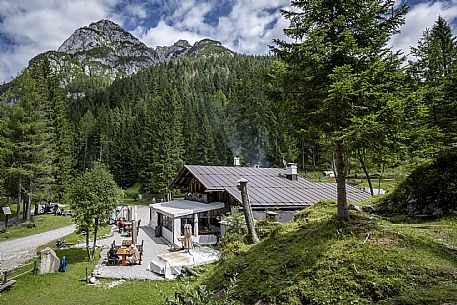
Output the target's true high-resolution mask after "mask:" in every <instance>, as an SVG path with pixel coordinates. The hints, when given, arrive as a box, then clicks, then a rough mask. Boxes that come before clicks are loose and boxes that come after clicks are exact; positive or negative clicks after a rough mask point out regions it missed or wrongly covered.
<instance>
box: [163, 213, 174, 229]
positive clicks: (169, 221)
mask: <svg viewBox="0 0 457 305" xmlns="http://www.w3.org/2000/svg"><path fill="white" fill-rule="evenodd" d="M162 226H163V227H164V228H166V229H167V230H168V231H170V232H173V218H171V217H168V216H167V215H163V224H162Z"/></svg>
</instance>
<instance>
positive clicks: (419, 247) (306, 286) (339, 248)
mask: <svg viewBox="0 0 457 305" xmlns="http://www.w3.org/2000/svg"><path fill="white" fill-rule="evenodd" d="M335 213H336V206H335V204H334V203H328V202H327V203H320V204H317V205H316V206H314V207H312V208H310V209H307V210H305V211H303V212H301V213H300V214H299V215H298V217H297V220H296V222H294V223H290V224H284V225H280V226H277V227H276V228H275V229H274V230H273V231H272V233H271V234H270V236H268V237H267V238H265V239H263V240H262V241H261V242H260V243H258V244H257V245H253V246H244V245H241V247H239V246H238V247H237V246H235V247H232V248H237V249H238V251H236V252H237V254H234V255H229V256H228V258H227V259H226V260H225V261H223V262H222V263H220V264H218V265H216V266H215V267H214V268H211V269H210V270H209V271H208V272H207V273H206V274H205V275H204V279H203V282H204V283H205V284H206V285H207V286H208V288H209V289H210V290H212V291H219V290H221V289H224V287H227V286H229V285H230V281H231V280H232V281H233V278H236V286H235V288H234V289H235V293H234V295H236V296H237V299H239V300H240V301H241V302H242V303H243V304H256V302H259V301H261V303H258V304H373V303H377V304H442V303H446V302H451V301H454V302H455V301H457V219H456V217H449V218H446V219H441V220H439V221H429V222H422V223H407V224H405V223H403V224H401V223H393V222H391V221H388V220H385V219H383V220H381V219H379V218H375V217H370V216H367V215H364V214H363V213H354V214H352V221H351V223H350V224H340V223H339V222H338V221H337V220H336V218H335ZM232 246H233V245H232ZM232 286H233V284H232Z"/></svg>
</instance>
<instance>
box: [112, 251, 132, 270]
mask: <svg viewBox="0 0 457 305" xmlns="http://www.w3.org/2000/svg"><path fill="white" fill-rule="evenodd" d="M116 254H117V255H119V256H120V257H121V266H127V256H130V255H132V253H130V250H129V248H126V247H120V248H119V249H117V251H116Z"/></svg>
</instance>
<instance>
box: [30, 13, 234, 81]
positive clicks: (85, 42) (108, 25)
mask: <svg viewBox="0 0 457 305" xmlns="http://www.w3.org/2000/svg"><path fill="white" fill-rule="evenodd" d="M219 54H233V52H232V51H230V50H229V49H227V48H225V47H223V46H222V45H221V43H220V42H218V41H214V40H210V39H203V40H201V41H198V42H196V43H195V44H194V45H191V44H190V43H189V42H188V41H186V40H178V41H177V42H175V43H174V44H173V45H172V46H163V47H161V46H159V47H157V48H155V49H154V48H150V47H148V46H146V45H145V44H144V43H143V42H141V41H140V40H139V39H138V38H136V37H134V36H133V35H132V34H130V33H129V32H127V31H125V30H124V29H122V28H121V27H120V26H119V25H118V24H116V23H114V22H112V21H110V20H106V19H103V20H100V21H98V22H94V23H91V24H90V25H89V26H85V27H82V28H79V29H77V30H76V31H75V32H74V33H73V34H72V35H71V36H70V37H68V38H67V39H66V40H65V41H64V43H63V44H62V45H61V46H60V47H59V48H58V50H57V51H48V52H45V53H42V54H39V55H37V56H36V57H35V58H33V59H32V60H31V62H33V61H37V60H40V59H42V58H43V56H46V57H48V59H49V62H50V64H51V69H52V71H53V72H56V73H58V74H59V75H61V78H62V81H61V84H62V86H63V87H65V86H67V85H68V84H69V83H71V82H72V81H73V80H74V79H76V78H81V77H101V78H105V79H110V80H111V81H112V80H114V79H116V78H119V77H123V76H126V75H132V74H135V73H137V72H139V71H141V70H143V69H146V68H150V67H152V66H155V65H158V64H162V63H167V62H169V61H170V60H173V59H175V58H177V57H180V56H190V57H198V56H212V55H219Z"/></svg>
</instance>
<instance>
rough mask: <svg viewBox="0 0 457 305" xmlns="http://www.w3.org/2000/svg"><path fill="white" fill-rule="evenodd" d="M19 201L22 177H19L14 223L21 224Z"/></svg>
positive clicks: (20, 198)
mask: <svg viewBox="0 0 457 305" xmlns="http://www.w3.org/2000/svg"><path fill="white" fill-rule="evenodd" d="M21 201H22V176H19V182H18V188H17V203H16V223H17V224H18V223H20V222H21Z"/></svg>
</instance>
